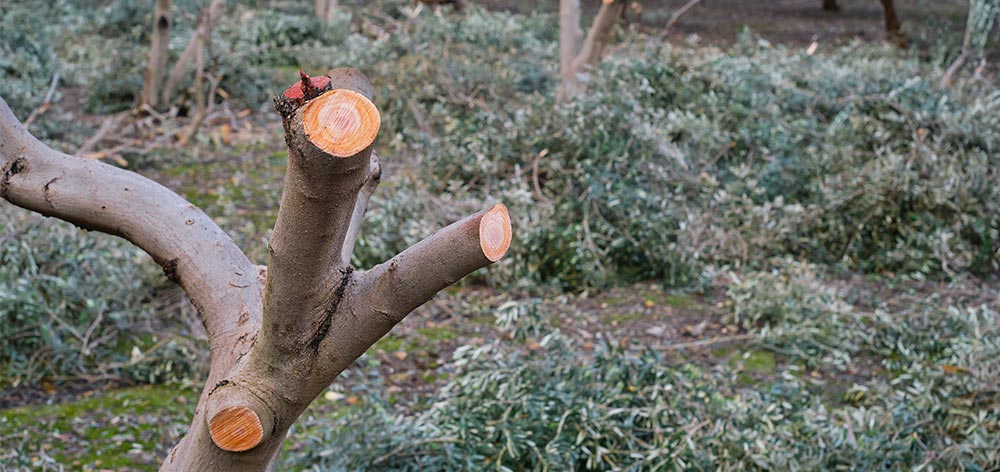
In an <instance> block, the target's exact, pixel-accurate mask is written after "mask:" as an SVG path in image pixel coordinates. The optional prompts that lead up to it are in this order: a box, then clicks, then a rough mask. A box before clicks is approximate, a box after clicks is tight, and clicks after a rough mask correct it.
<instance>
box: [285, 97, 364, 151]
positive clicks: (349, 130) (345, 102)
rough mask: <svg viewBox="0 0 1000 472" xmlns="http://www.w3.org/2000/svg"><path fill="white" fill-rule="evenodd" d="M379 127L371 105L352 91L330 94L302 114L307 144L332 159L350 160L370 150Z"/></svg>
mask: <svg viewBox="0 0 1000 472" xmlns="http://www.w3.org/2000/svg"><path fill="white" fill-rule="evenodd" d="M381 124H382V118H381V116H379V113H378V109H377V108H375V104H374V103H372V102H371V100H368V98H366V97H365V96H364V95H361V94H360V93H357V92H355V91H353V90H346V89H337V90H330V91H329V92H326V93H324V94H323V95H320V96H319V97H316V99H314V100H311V101H310V102H309V103H307V104H306V106H305V110H303V112H302V127H303V130H304V131H305V133H306V136H307V137H308V138H309V141H310V142H311V143H313V144H314V145H316V147H318V148H320V149H322V150H323V151H324V152H326V153H328V154H330V155H333V156H336V157H351V156H353V155H355V154H357V153H359V152H361V151H362V150H364V149H365V148H367V147H368V146H371V144H372V143H373V142H374V141H375V136H377V135H378V130H379V127H380V126H381Z"/></svg>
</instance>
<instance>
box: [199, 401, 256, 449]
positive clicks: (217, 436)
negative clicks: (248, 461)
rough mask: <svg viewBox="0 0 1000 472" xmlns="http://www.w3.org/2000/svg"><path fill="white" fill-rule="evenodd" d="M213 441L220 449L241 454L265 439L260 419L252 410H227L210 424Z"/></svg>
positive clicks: (234, 408) (209, 428)
mask: <svg viewBox="0 0 1000 472" xmlns="http://www.w3.org/2000/svg"><path fill="white" fill-rule="evenodd" d="M208 430H209V432H210V433H211V435H212V441H214V442H215V444H216V445H217V446H219V448H220V449H223V450H226V451H230V452H241V451H246V450H249V449H252V448H254V447H255V446H257V445H258V444H260V441H261V439H262V438H263V437H264V429H263V427H261V425H260V418H258V417H257V414H256V413H254V412H253V410H251V409H250V408H247V407H243V406H238V407H233V408H227V409H225V410H222V411H221V412H219V414H217V415H215V417H214V418H212V420H211V421H210V422H209V424H208Z"/></svg>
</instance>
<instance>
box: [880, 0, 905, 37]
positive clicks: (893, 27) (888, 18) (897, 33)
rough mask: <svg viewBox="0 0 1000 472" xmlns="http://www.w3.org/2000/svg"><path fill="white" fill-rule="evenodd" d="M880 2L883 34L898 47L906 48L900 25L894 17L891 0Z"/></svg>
mask: <svg viewBox="0 0 1000 472" xmlns="http://www.w3.org/2000/svg"><path fill="white" fill-rule="evenodd" d="M879 1H880V2H882V12H883V16H884V17H885V33H886V35H887V36H889V39H890V40H892V41H893V42H895V43H896V44H898V45H899V46H900V47H906V38H904V37H903V30H902V25H901V24H900V23H899V17H898V16H896V5H895V3H894V2H893V0H879Z"/></svg>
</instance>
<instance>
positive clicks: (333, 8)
mask: <svg viewBox="0 0 1000 472" xmlns="http://www.w3.org/2000/svg"><path fill="white" fill-rule="evenodd" d="M337 3H338V2H337V0H316V17H317V18H319V20H320V21H322V22H323V23H329V22H330V19H331V18H332V17H333V14H334V13H336V12H337Z"/></svg>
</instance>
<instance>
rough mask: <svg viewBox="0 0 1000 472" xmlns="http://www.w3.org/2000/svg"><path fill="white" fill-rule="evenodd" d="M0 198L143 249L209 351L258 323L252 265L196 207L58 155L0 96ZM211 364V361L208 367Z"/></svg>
mask: <svg viewBox="0 0 1000 472" xmlns="http://www.w3.org/2000/svg"><path fill="white" fill-rule="evenodd" d="M0 162H2V163H3V179H2V181H0V197H2V198H4V199H6V200H8V201H10V202H11V203H13V204H15V205H17V206H20V207H23V208H26V209H29V210H33V211H37V212H39V213H41V214H43V215H46V216H53V217H56V218H60V219H63V220H66V221H69V222H71V223H73V224H76V225H78V226H81V227H83V228H86V229H90V230H95V231H101V232H104V233H109V234H113V235H116V236H121V237H123V238H125V239H127V240H129V241H131V242H132V243H134V244H135V245H137V246H139V247H140V248H142V249H143V250H145V251H146V252H147V253H149V255H151V256H152V257H153V259H154V260H156V261H157V262H158V263H159V264H160V265H161V266H163V271H164V273H165V274H166V275H167V277H168V278H170V279H171V280H173V281H175V282H177V283H178V284H180V285H181V287H183V288H184V291H185V292H187V294H188V296H189V297H190V298H191V301H192V303H194V305H195V307H196V308H198V312H199V313H200V314H201V316H202V318H203V321H204V322H205V327H206V329H207V331H208V336H209V339H210V341H211V343H212V347H213V352H214V351H215V350H216V348H220V347H223V346H226V347H229V346H231V345H234V344H235V343H236V338H237V337H238V336H239V335H240V334H242V331H240V330H241V328H242V327H244V326H253V325H255V324H259V320H260V314H261V297H260V285H259V283H258V282H257V268H256V266H254V265H253V264H252V263H251V262H250V260H249V259H247V257H246V256H245V255H244V254H243V253H242V252H241V251H240V249H239V248H238V247H236V245H235V244H234V243H233V241H232V240H231V239H230V238H229V236H227V235H226V234H225V233H224V232H223V231H222V229H220V228H219V227H218V226H217V225H216V224H215V223H214V222H212V220H211V219H210V218H209V217H208V216H207V215H205V213H203V212H202V211H201V210H199V209H198V208H196V207H195V206H194V205H191V204H190V203H188V202H187V201H186V200H184V199H183V198H181V197H180V196H178V195H177V194H175V193H174V192H172V191H170V190H169V189H167V188H166V187H163V186H162V185H160V184H157V183H156V182H153V181H151V180H149V179H146V178H145V177H142V176H140V175H138V174H135V173H133V172H129V171H126V170H123V169H119V168H117V167H113V166H110V165H107V164H104V163H102V162H100V161H96V160H91V159H83V158H78V157H73V156H69V155H66V154H62V153H60V152H57V151H55V150H53V149H51V148H49V147H48V146H46V145H44V144H42V143H41V142H39V141H38V140H37V139H35V138H34V137H33V136H31V134H29V133H28V131H27V130H26V129H24V127H23V126H21V124H20V123H18V121H17V119H16V118H15V117H14V115H13V114H12V113H11V111H10V109H9V108H8V107H7V104H6V102H4V101H3V100H2V99H0ZM215 363H216V359H215V358H214V356H213V365H214V364H215Z"/></svg>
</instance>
